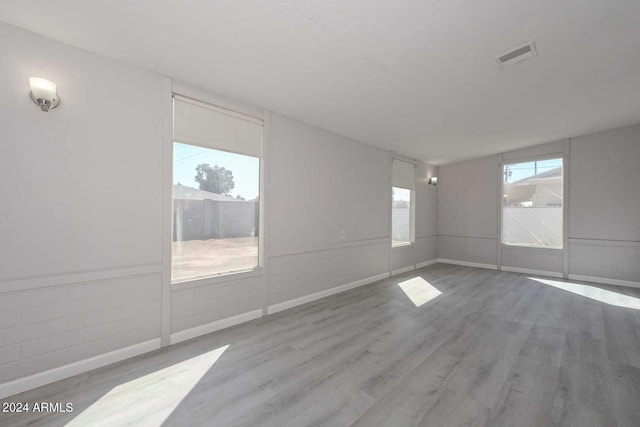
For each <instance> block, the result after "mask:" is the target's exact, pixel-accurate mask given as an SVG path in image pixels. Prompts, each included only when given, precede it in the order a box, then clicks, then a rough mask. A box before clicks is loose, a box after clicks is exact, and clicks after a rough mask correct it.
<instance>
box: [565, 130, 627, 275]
mask: <svg viewBox="0 0 640 427" xmlns="http://www.w3.org/2000/svg"><path fill="white" fill-rule="evenodd" d="M639 161H640V125H636V126H628V127H624V128H620V129H614V130H610V131H608V132H602V133H597V134H593V135H587V136H582V137H579V138H573V139H572V141H571V169H570V181H569V200H570V205H569V273H570V274H573V275H580V276H591V277H599V278H608V279H615V280H622V281H632V282H640V167H638V162H639Z"/></svg>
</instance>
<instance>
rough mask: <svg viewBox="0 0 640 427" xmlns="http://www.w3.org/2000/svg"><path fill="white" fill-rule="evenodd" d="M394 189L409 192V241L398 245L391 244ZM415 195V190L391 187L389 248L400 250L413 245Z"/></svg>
mask: <svg viewBox="0 0 640 427" xmlns="http://www.w3.org/2000/svg"><path fill="white" fill-rule="evenodd" d="M394 188H400V189H403V190H409V198H410V200H409V240H408V241H402V242H400V243H393V189H394ZM415 193H416V190H415V189H414V190H412V189H409V188H403V187H395V186H393V185H392V186H391V233H392V234H391V247H392V248H401V247H403V246H411V245H413V244H414V243H415V227H414V224H415V212H414V209H415V204H416V203H415Z"/></svg>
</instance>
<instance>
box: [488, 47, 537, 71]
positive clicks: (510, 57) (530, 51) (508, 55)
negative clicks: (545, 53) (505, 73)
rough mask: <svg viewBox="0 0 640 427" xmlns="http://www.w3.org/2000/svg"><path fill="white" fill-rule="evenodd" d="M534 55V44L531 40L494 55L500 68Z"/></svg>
mask: <svg viewBox="0 0 640 427" xmlns="http://www.w3.org/2000/svg"><path fill="white" fill-rule="evenodd" d="M536 55H537V53H536V46H535V45H534V44H533V42H529V43H527V44H526V45H524V46H520V47H517V48H515V49H511V50H510V51H509V52H505V53H503V54H502V55H499V56H496V62H497V63H498V65H500V68H507V67H509V66H511V65H515V64H519V63H520V62H522V61H526V60H527V59H529V58H533V57H534V56H536Z"/></svg>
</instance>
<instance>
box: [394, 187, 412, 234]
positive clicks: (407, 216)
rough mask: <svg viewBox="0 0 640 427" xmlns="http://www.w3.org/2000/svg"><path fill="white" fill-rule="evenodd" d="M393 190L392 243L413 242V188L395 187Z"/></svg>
mask: <svg viewBox="0 0 640 427" xmlns="http://www.w3.org/2000/svg"><path fill="white" fill-rule="evenodd" d="M392 191H393V202H392V208H391V218H392V221H391V223H392V227H391V228H392V230H391V236H392V237H391V243H392V246H401V245H408V244H410V243H411V190H409V189H406V188H400V187H393V189H392Z"/></svg>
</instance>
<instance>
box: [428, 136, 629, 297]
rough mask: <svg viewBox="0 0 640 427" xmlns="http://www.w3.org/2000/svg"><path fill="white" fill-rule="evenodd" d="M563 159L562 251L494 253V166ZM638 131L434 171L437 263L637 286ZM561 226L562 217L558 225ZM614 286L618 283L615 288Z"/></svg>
mask: <svg viewBox="0 0 640 427" xmlns="http://www.w3.org/2000/svg"><path fill="white" fill-rule="evenodd" d="M565 154H566V155H567V158H568V163H567V166H568V192H567V194H565V198H564V201H565V203H566V204H567V206H568V225H569V228H568V230H569V234H568V245H567V246H566V247H565V250H564V252H563V251H561V250H550V249H535V248H520V247H501V248H500V247H499V245H498V244H497V243H498V239H499V232H498V229H497V225H498V215H499V210H498V197H500V196H499V185H498V182H499V178H498V174H499V173H500V172H499V167H500V161H501V159H502V160H503V161H519V160H526V159H530V158H531V157H532V156H556V155H557V156H563V155H565ZM638 160H640V125H636V126H630V127H625V128H619V129H614V130H610V131H608V132H603V133H598V134H593V135H586V136H581V137H577V138H572V139H571V140H566V141H558V142H553V143H548V144H542V145H538V146H534V147H529V148H526V149H522V150H517V151H512V152H508V153H503V154H501V155H499V156H494V157H487V158H482V159H476V160H471V161H467V162H462V163H456V164H451V165H446V166H442V167H440V172H439V173H440V177H439V183H438V186H439V187H440V190H439V193H438V196H439V198H438V207H439V216H438V235H439V236H438V256H439V258H445V259H451V260H456V261H462V262H466V263H481V264H487V265H490V266H497V265H500V266H501V268H504V269H525V270H527V269H528V270H538V271H544V272H547V273H549V274H553V275H563V274H564V275H567V274H568V275H569V276H570V277H575V278H583V279H592V280H599V281H605V282H608V283H620V284H622V283H625V282H628V283H626V284H633V283H630V282H636V283H638V282H640V185H638V184H639V183H640V169H639V168H638V166H637V163H638ZM565 218H567V217H565ZM620 281H622V282H620Z"/></svg>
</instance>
